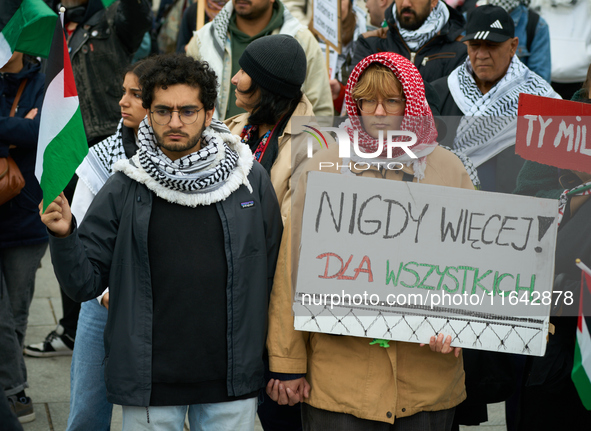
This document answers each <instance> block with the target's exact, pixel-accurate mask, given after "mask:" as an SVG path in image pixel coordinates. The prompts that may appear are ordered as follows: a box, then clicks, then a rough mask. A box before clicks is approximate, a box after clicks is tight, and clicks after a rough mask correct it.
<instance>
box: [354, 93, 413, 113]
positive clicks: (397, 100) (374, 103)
mask: <svg viewBox="0 0 591 431" xmlns="http://www.w3.org/2000/svg"><path fill="white" fill-rule="evenodd" d="M405 102H406V99H404V98H403V97H391V98H389V99H386V100H377V99H358V100H357V106H359V110H360V111H361V112H363V113H364V114H373V113H374V112H376V109H378V105H382V107H383V108H384V110H385V111H386V112H387V113H388V114H399V113H400V112H401V111H404V103H405Z"/></svg>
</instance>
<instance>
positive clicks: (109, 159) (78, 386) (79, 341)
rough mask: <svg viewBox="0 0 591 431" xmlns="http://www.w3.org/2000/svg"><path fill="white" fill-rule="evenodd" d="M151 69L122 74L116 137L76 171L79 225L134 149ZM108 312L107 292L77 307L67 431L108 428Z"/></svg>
mask: <svg viewBox="0 0 591 431" xmlns="http://www.w3.org/2000/svg"><path fill="white" fill-rule="evenodd" d="M149 67H150V60H149V59H148V60H142V61H139V62H137V63H135V64H133V65H131V66H129V67H128V68H127V70H126V71H125V73H124V79H123V85H122V92H123V94H122V96H121V100H120V101H119V106H120V107H121V121H120V122H119V126H118V127H117V132H115V134H114V135H112V136H110V137H108V138H107V139H105V140H104V141H102V142H100V143H98V144H96V145H95V146H93V147H92V148H91V149H90V150H89V152H88V155H87V156H86V158H85V159H84V161H83V162H82V164H81V165H80V166H79V167H78V169H77V170H76V174H78V177H79V181H78V184H77V185H76V191H75V192H74V197H73V199H72V213H73V214H74V215H75V217H76V219H77V220H78V223H81V222H83V218H84V215H85V214H86V211H87V210H88V207H89V206H90V203H91V202H92V200H93V199H94V197H95V196H96V194H97V193H98V192H99V190H100V189H101V188H102V186H103V185H104V184H105V183H106V181H107V180H108V179H109V177H110V176H111V175H112V174H113V170H112V168H113V165H114V164H115V162H116V161H118V160H120V159H129V158H131V157H132V156H133V155H134V154H135V152H136V151H137V149H138V144H137V132H138V127H139V125H140V123H141V121H142V120H143V119H144V117H145V116H146V110H145V109H144V107H143V106H142V90H141V88H140V85H139V79H138V78H139V76H141V75H142V74H143V73H145V72H146V71H147V70H148V69H149ZM108 307H109V293H108V289H107V290H106V291H105V293H103V295H101V296H99V297H98V298H97V299H96V300H94V299H93V300H90V301H87V302H84V303H82V306H81V307H80V315H79V317H78V330H77V331H76V342H75V343H74V353H73V355H72V368H71V371H70V415H69V417H68V428H67V430H68V431H72V430H81V431H82V430H90V429H92V430H96V431H101V430H106V431H108V430H109V429H110V428H111V414H112V409H113V405H112V404H111V403H109V402H108V401H107V390H106V387H105V376H104V366H103V363H104V358H105V346H104V341H103V332H104V329H105V325H106V324H107V315H108V311H107V309H108Z"/></svg>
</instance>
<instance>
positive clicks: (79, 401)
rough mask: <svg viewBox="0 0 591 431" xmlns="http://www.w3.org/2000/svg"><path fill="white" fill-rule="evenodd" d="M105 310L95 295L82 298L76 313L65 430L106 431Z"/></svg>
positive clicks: (108, 411) (109, 411)
mask: <svg viewBox="0 0 591 431" xmlns="http://www.w3.org/2000/svg"><path fill="white" fill-rule="evenodd" d="M107 315H108V311H107V309H106V308H105V307H103V306H101V305H100V304H99V303H98V301H97V300H96V299H91V300H90V301H87V302H84V303H83V304H82V306H81V308H80V316H79V317H78V329H77V331H76V342H75V343H74V353H73V355H72V368H71V371H70V416H69V417H68V428H67V431H74V430H76V431H86V430H94V431H103V430H106V431H108V430H109V429H110V427H111V415H112V413H113V405H112V404H111V403H109V402H108V401H107V388H106V386H105V370H104V365H103V360H104V358H105V344H104V337H103V333H104V331H105V325H106V324H107Z"/></svg>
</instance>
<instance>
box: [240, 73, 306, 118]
mask: <svg viewBox="0 0 591 431" xmlns="http://www.w3.org/2000/svg"><path fill="white" fill-rule="evenodd" d="M257 90H260V95H261V98H260V99H259V102H258V103H257V104H256V105H255V106H254V108H253V109H252V114H250V116H249V117H248V124H250V125H253V126H255V125H256V126H261V125H263V124H277V123H278V122H279V120H280V119H281V117H282V116H283V114H287V116H288V117H290V116H291V115H292V114H293V111H295V109H296V108H297V106H298V103H300V101H301V100H302V96H303V93H302V92H301V91H300V92H298V94H297V95H296V97H294V98H288V97H284V96H279V95H277V94H275V93H272V92H270V91H269V90H266V89H264V88H263V87H261V86H260V85H258V84H256V83H255V82H254V81H252V83H251V84H250V88H248V89H247V90H244V91H240V90H238V89H237V91H238V92H239V93H242V94H252V93H254V92H255V91H257Z"/></svg>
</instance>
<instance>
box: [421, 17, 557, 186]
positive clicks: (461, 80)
mask: <svg viewBox="0 0 591 431" xmlns="http://www.w3.org/2000/svg"><path fill="white" fill-rule="evenodd" d="M462 41H463V42H465V43H466V44H467V46H468V58H467V59H466V61H465V62H464V63H463V64H462V65H460V66H459V67H457V68H456V69H455V70H454V71H453V72H452V73H451V74H450V75H449V76H448V77H446V78H441V79H438V80H437V81H435V82H433V86H434V87H435V90H436V91H437V93H438V94H439V97H440V99H441V102H440V104H439V106H438V108H439V112H440V113H441V115H442V116H445V118H444V119H443V120H444V122H445V123H446V127H447V130H448V131H453V130H455V131H456V133H453V132H448V133H447V135H446V136H444V137H440V144H443V145H447V146H449V147H451V148H453V149H454V150H460V151H462V152H464V153H465V154H466V155H467V156H469V157H470V158H471V160H472V163H473V164H474V166H475V167H477V169H478V176H479V178H480V181H481V185H482V189H484V190H487V191H497V192H505V193H511V192H512V191H513V189H514V188H515V182H516V179H517V174H518V173H519V169H520V168H521V165H522V164H523V160H522V159H521V158H520V157H519V156H517V155H515V132H516V125H517V122H516V120H517V105H518V101H519V94H520V93H527V94H534V95H537V96H544V97H553V98H560V96H559V95H558V94H557V93H556V92H555V91H554V90H553V89H552V87H550V84H548V83H547V82H546V81H544V79H542V78H541V77H540V76H539V75H537V74H536V73H534V72H532V71H531V70H529V69H528V68H527V66H525V65H524V64H523V63H522V62H521V61H520V60H519V58H518V57H517V56H516V55H515V52H516V50H517V45H518V43H519V40H518V38H517V37H515V25H514V23H513V19H512V18H511V16H510V15H509V14H508V13H507V12H506V11H505V9H503V8H501V7H499V6H492V5H485V6H480V7H477V8H476V9H474V10H473V11H472V13H470V14H469V15H468V24H467V26H466V36H465V37H464V38H463V39H462ZM470 117H474V118H470Z"/></svg>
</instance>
